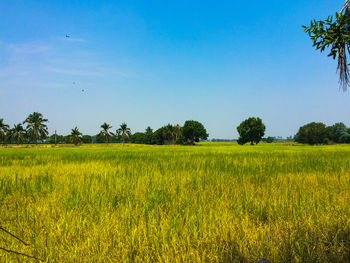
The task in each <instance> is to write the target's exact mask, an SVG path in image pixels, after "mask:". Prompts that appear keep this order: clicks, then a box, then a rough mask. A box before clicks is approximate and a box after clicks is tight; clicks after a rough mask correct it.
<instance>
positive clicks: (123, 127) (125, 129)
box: [117, 122, 131, 143]
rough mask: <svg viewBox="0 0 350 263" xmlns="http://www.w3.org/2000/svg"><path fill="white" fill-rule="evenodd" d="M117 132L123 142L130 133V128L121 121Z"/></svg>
mask: <svg viewBox="0 0 350 263" xmlns="http://www.w3.org/2000/svg"><path fill="white" fill-rule="evenodd" d="M117 134H118V135H121V137H122V142H123V143H125V141H126V139H127V138H128V137H129V136H130V135H131V130H130V128H128V125H127V124H126V123H125V122H123V123H122V124H121V125H120V128H119V129H118V130H117Z"/></svg>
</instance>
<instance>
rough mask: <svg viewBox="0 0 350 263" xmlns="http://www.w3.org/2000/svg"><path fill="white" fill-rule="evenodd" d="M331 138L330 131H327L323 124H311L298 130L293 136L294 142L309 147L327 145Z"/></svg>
mask: <svg viewBox="0 0 350 263" xmlns="http://www.w3.org/2000/svg"><path fill="white" fill-rule="evenodd" d="M331 136H332V134H330V129H327V127H326V125H325V124H323V123H321V122H311V123H309V124H306V125H304V126H302V127H300V128H299V131H298V133H297V134H296V135H295V141H296V142H299V143H306V144H310V145H314V144H327V143H328V141H329V140H330V138H331Z"/></svg>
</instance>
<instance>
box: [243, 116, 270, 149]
mask: <svg viewBox="0 0 350 263" xmlns="http://www.w3.org/2000/svg"><path fill="white" fill-rule="evenodd" d="M265 129H266V127H265V125H264V124H263V122H262V120H261V119H260V118H254V117H251V118H248V119H246V120H245V121H243V122H242V123H241V124H240V125H239V126H238V127H237V131H238V133H239V138H238V144H241V145H243V144H245V143H247V142H250V144H251V145H253V144H254V143H256V144H258V143H259V142H260V141H261V139H262V137H263V136H264V134H265Z"/></svg>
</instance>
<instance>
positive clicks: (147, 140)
mask: <svg viewBox="0 0 350 263" xmlns="http://www.w3.org/2000/svg"><path fill="white" fill-rule="evenodd" d="M152 136H153V130H152V128H151V127H150V126H148V127H147V128H146V131H145V144H152Z"/></svg>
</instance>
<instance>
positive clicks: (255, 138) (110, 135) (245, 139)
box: [0, 112, 350, 145]
mask: <svg viewBox="0 0 350 263" xmlns="http://www.w3.org/2000/svg"><path fill="white" fill-rule="evenodd" d="M47 122H48V120H47V119H45V118H44V117H43V115H42V114H41V113H39V112H33V113H32V114H29V115H28V117H27V118H26V119H25V120H24V121H23V122H22V123H18V124H14V125H13V127H12V128H10V126H9V125H8V124H5V123H4V120H3V119H1V118H0V143H2V144H18V145H19V144H23V143H35V144H38V143H50V144H64V143H73V144H75V145H79V144H81V143H93V142H94V143H137V144H157V145H164V144H183V145H193V144H195V142H199V141H201V140H207V138H208V136H209V134H208V133H207V130H206V129H205V128H204V126H203V124H202V123H200V122H198V121H194V120H187V121H185V123H184V125H183V126H180V125H178V124H177V125H172V124H168V125H165V126H163V127H161V128H159V129H157V130H155V131H154V130H153V129H152V128H151V127H147V128H146V129H145V131H144V132H136V133H134V134H133V133H132V132H131V129H130V128H129V127H128V125H127V124H126V123H122V124H120V125H119V127H118V128H117V129H115V130H113V127H112V126H111V125H110V124H108V123H106V122H105V123H103V124H102V125H101V126H100V132H99V133H98V134H96V135H93V136H91V135H84V134H82V133H81V132H80V131H79V129H78V128H77V127H75V128H73V129H71V133H70V134H69V135H65V136H64V135H59V134H56V132H55V133H54V134H52V135H50V136H49V132H48V127H47V125H46V123H47ZM265 130H266V126H265V124H264V123H263V122H262V120H261V119H260V118H254V117H250V118H248V119H246V120H244V121H243V122H241V123H240V125H239V126H238V127H237V132H238V134H239V138H238V140H237V142H238V144H240V145H243V144H246V143H250V144H251V145H253V144H258V143H259V142H261V141H263V142H267V143H272V142H274V141H276V138H273V137H267V138H264V135H265ZM290 139H291V138H290ZM294 141H296V142H299V143H304V144H311V145H313V144H330V143H350V128H348V127H346V125H345V124H344V123H342V122H340V123H336V124H334V125H332V126H326V125H325V124H323V123H320V122H311V123H308V124H306V125H304V126H302V127H300V128H299V131H298V133H297V134H296V135H295V136H294Z"/></svg>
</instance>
